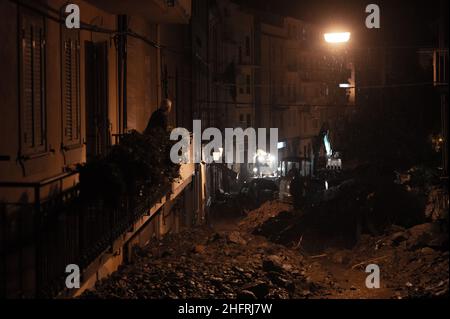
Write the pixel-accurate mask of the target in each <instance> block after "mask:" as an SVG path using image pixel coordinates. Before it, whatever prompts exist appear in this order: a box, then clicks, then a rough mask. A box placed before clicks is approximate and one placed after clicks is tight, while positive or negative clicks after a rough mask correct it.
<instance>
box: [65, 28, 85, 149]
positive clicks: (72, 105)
mask: <svg viewBox="0 0 450 319" xmlns="http://www.w3.org/2000/svg"><path fill="white" fill-rule="evenodd" d="M61 33H62V41H61V43H62V48H61V52H62V54H61V59H62V61H61V63H62V66H61V70H62V108H63V110H62V114H63V136H64V145H65V146H71V145H79V144H81V119H80V118H81V110H80V84H79V83H80V66H79V64H80V53H79V52H80V43H79V31H77V30H69V29H66V28H64V27H62V29H61Z"/></svg>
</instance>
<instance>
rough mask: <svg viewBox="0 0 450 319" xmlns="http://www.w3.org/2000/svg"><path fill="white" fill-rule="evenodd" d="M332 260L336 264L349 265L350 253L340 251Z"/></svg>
mask: <svg viewBox="0 0 450 319" xmlns="http://www.w3.org/2000/svg"><path fill="white" fill-rule="evenodd" d="M331 260H333V262H334V263H336V264H347V263H348V262H349V261H350V257H349V253H348V252H347V251H344V250H341V251H338V252H336V253H334V254H333V256H332V257H331Z"/></svg>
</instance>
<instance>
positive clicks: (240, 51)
mask: <svg viewBox="0 0 450 319" xmlns="http://www.w3.org/2000/svg"><path fill="white" fill-rule="evenodd" d="M239 64H242V47H241V46H240V47H239Z"/></svg>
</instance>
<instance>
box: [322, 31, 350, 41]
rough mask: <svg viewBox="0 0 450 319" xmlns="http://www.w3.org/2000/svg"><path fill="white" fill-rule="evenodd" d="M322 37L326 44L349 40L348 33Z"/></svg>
mask: <svg viewBox="0 0 450 319" xmlns="http://www.w3.org/2000/svg"><path fill="white" fill-rule="evenodd" d="M323 36H324V38H325V41H326V42H328V43H344V42H348V41H349V40H350V32H333V33H325V34H324V35H323Z"/></svg>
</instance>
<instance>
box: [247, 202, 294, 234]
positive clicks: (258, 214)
mask: <svg viewBox="0 0 450 319" xmlns="http://www.w3.org/2000/svg"><path fill="white" fill-rule="evenodd" d="M291 209H292V205H290V204H287V203H283V202H280V201H278V200H274V201H269V202H265V203H264V204H262V205H261V206H260V207H259V208H257V209H254V210H252V211H250V212H249V213H248V214H247V216H246V217H245V218H244V219H243V220H241V221H240V222H239V228H241V229H243V230H249V229H254V228H255V227H257V226H258V225H261V224H262V223H264V222H265V221H267V220H268V219H269V218H272V217H275V216H277V215H278V214H279V213H280V212H283V211H289V210H291Z"/></svg>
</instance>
